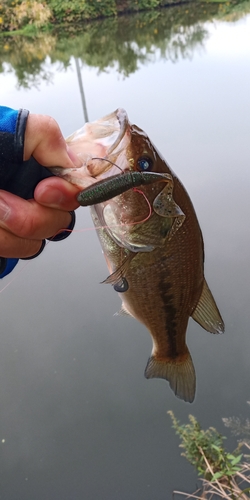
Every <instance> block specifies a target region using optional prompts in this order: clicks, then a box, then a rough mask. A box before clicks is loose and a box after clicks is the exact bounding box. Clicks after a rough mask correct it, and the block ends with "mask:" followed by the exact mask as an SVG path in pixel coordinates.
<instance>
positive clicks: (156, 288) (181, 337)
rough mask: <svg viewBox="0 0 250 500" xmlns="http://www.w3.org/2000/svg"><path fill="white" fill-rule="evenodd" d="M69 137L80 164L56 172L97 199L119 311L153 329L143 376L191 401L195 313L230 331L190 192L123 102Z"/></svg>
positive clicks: (82, 197)
mask: <svg viewBox="0 0 250 500" xmlns="http://www.w3.org/2000/svg"><path fill="white" fill-rule="evenodd" d="M67 143H68V145H69V146H70V148H72V149H73V150H74V152H75V153H76V154H78V156H79V157H80V158H81V160H82V167H80V168H76V169H67V171H66V169H60V167H56V168H55V167H54V168H53V169H52V172H53V173H54V174H56V175H60V176H62V177H64V178H66V179H67V180H68V181H69V182H72V183H74V184H76V185H78V186H79V189H81V192H80V193H79V195H78V201H79V203H81V202H82V204H83V205H84V204H85V205H88V204H89V205H90V204H91V208H90V210H91V215H92V219H93V223H94V225H95V227H96V230H97V233H98V236H99V240H100V243H101V246H102V249H103V252H104V256H105V259H106V262H107V267H108V270H109V276H108V277H107V278H106V279H105V280H104V281H103V283H106V284H110V285H112V286H113V287H114V290H115V291H116V292H118V293H119V296H120V298H121V300H122V308H121V312H122V313H123V314H127V315H129V316H132V317H133V318H135V319H136V320H138V321H139V322H141V323H142V324H143V325H144V326H145V327H146V328H147V329H148V330H149V332H150V334H151V337H152V342H153V348H152V352H151V355H150V357H149V359H148V362H147V365H146V368H145V373H144V374H145V377H146V378H147V379H151V378H161V379H165V380H167V381H168V382H169V385H170V388H171V389H172V390H173V392H174V394H175V395H176V396H177V397H178V398H180V399H182V400H184V401H186V402H190V403H191V402H193V400H194V397H195V392H196V375H195V368H194V365H193V361H192V358H191V355H190V352H189V349H188V347H187V343H186V330H187V326H188V322H189V318H190V317H191V318H193V320H194V321H196V322H197V323H198V324H199V325H200V326H201V327H202V328H204V329H205V330H207V331H208V332H211V333H213V334H219V333H223V332H224V322H223V319H222V317H221V315H220V312H219V309H218V307H217V305H216V302H215V300H214V297H213V295H212V293H211V291H210V289H209V286H208V284H207V281H206V279H205V276H204V243H203V237H202V232H201V229H200V226H199V222H198V219H197V216H196V213H195V210H194V207H193V204H192V202H191V199H190V197H189V195H188V193H187V191H186V189H185V188H184V186H183V184H182V183H181V181H180V180H179V179H178V177H177V176H176V174H175V173H174V172H173V170H172V169H171V168H170V166H169V165H168V163H167V162H166V161H165V159H164V158H163V157H162V155H161V153H160V152H159V151H158V150H157V148H156V147H155V146H154V145H153V143H152V141H151V140H150V139H149V137H148V136H147V134H146V133H145V132H144V131H143V130H142V129H140V128H139V127H138V126H137V125H134V124H131V123H130V122H129V119H128V116H127V113H126V111H125V110H124V109H122V108H118V109H117V110H116V111H114V112H113V113H111V114H109V115H107V116H105V117H104V118H101V119H99V120H96V121H95V122H92V123H86V124H85V125H84V127H82V128H81V129H80V130H78V131H77V132H75V133H74V134H72V135H71V136H70V137H69V138H68V139H67ZM136 172H140V173H141V177H139V176H137V175H135V174H136ZM149 173H157V174H161V175H160V177H159V180H157V178H156V179H155V180H154V181H153V182H151V181H149V180H148V181H147V182H148V183H146V184H144V183H143V182H141V183H140V180H139V179H142V178H143V177H142V175H143V174H144V175H145V176H146V177H147V179H149V175H146V174H149ZM123 176H126V179H125V177H123ZM133 176H134V177H135V178H136V179H137V184H136V187H135V186H134V185H133V181H132V179H133ZM146 177H145V178H146ZM124 179H125V181H124ZM90 200H91V203H90Z"/></svg>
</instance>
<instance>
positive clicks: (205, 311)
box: [192, 279, 225, 333]
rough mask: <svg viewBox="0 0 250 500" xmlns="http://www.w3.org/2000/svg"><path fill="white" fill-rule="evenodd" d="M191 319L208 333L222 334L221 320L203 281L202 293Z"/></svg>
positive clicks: (222, 324) (222, 325)
mask: <svg viewBox="0 0 250 500" xmlns="http://www.w3.org/2000/svg"><path fill="white" fill-rule="evenodd" d="M192 318H193V319H194V320H195V321H196V322H197V323H199V325H201V326H202V328H204V329H205V330H207V331H208V332H210V333H223V332H224V328H225V326H224V322H223V319H222V317H221V315H220V312H219V309H218V307H217V305H216V303H215V300H214V298H213V295H212V293H211V291H210V289H209V287H208V285H207V282H206V280H205V279H204V283H203V289H202V293H201V296H200V299H199V302H198V304H197V306H196V308H195V310H194V312H193V314H192Z"/></svg>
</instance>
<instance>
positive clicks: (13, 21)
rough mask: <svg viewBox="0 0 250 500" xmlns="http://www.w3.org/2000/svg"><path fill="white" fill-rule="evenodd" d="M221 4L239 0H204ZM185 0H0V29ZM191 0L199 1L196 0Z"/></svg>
mask: <svg viewBox="0 0 250 500" xmlns="http://www.w3.org/2000/svg"><path fill="white" fill-rule="evenodd" d="M243 1H244V0H243ZM208 2H213V3H221V4H225V5H229V4H232V3H233V4H239V3H241V2H242V0H231V1H227V0H219V1H218V0H208ZM182 3H188V1H187V0H46V1H40V0H2V2H1V4H0V32H13V31H18V30H19V31H20V30H22V31H23V32H24V33H25V32H26V33H29V32H32V30H33V31H34V30H37V29H50V28H51V27H53V26H55V25H58V24H72V23H74V24H77V23H80V22H82V21H84V20H89V19H98V18H102V17H103V18H105V17H111V16H117V15H119V14H123V13H128V12H138V11H143V10H150V9H157V8H161V7H166V6H170V5H174V4H182ZM192 3H196V4H200V3H201V2H200V1H199V0H195V1H193V2H192Z"/></svg>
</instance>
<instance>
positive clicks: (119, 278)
mask: <svg viewBox="0 0 250 500" xmlns="http://www.w3.org/2000/svg"><path fill="white" fill-rule="evenodd" d="M135 255H136V253H134V254H133V253H130V254H129V255H128V256H127V257H126V258H125V259H124V261H123V262H122V263H121V265H120V266H119V267H118V268H117V269H116V270H115V271H114V272H113V273H112V274H110V275H109V276H108V277H107V278H106V279H105V280H104V281H102V282H101V284H105V285H113V286H118V287H119V286H121V284H122V283H123V281H124V279H125V274H126V272H127V270H128V267H129V264H130V262H131V260H132V259H133V258H134V257H135ZM126 281H127V280H126ZM117 291H119V290H117ZM123 291H125V290H123Z"/></svg>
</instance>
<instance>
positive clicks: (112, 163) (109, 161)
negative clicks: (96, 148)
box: [91, 156, 124, 174]
mask: <svg viewBox="0 0 250 500" xmlns="http://www.w3.org/2000/svg"><path fill="white" fill-rule="evenodd" d="M91 160H103V161H107V162H108V163H111V165H114V167H117V168H119V170H120V171H121V173H122V174H123V173H124V171H123V170H122V168H121V167H119V165H117V164H116V163H114V162H113V161H111V160H108V159H107V158H98V157H97V156H96V157H93V158H91Z"/></svg>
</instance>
